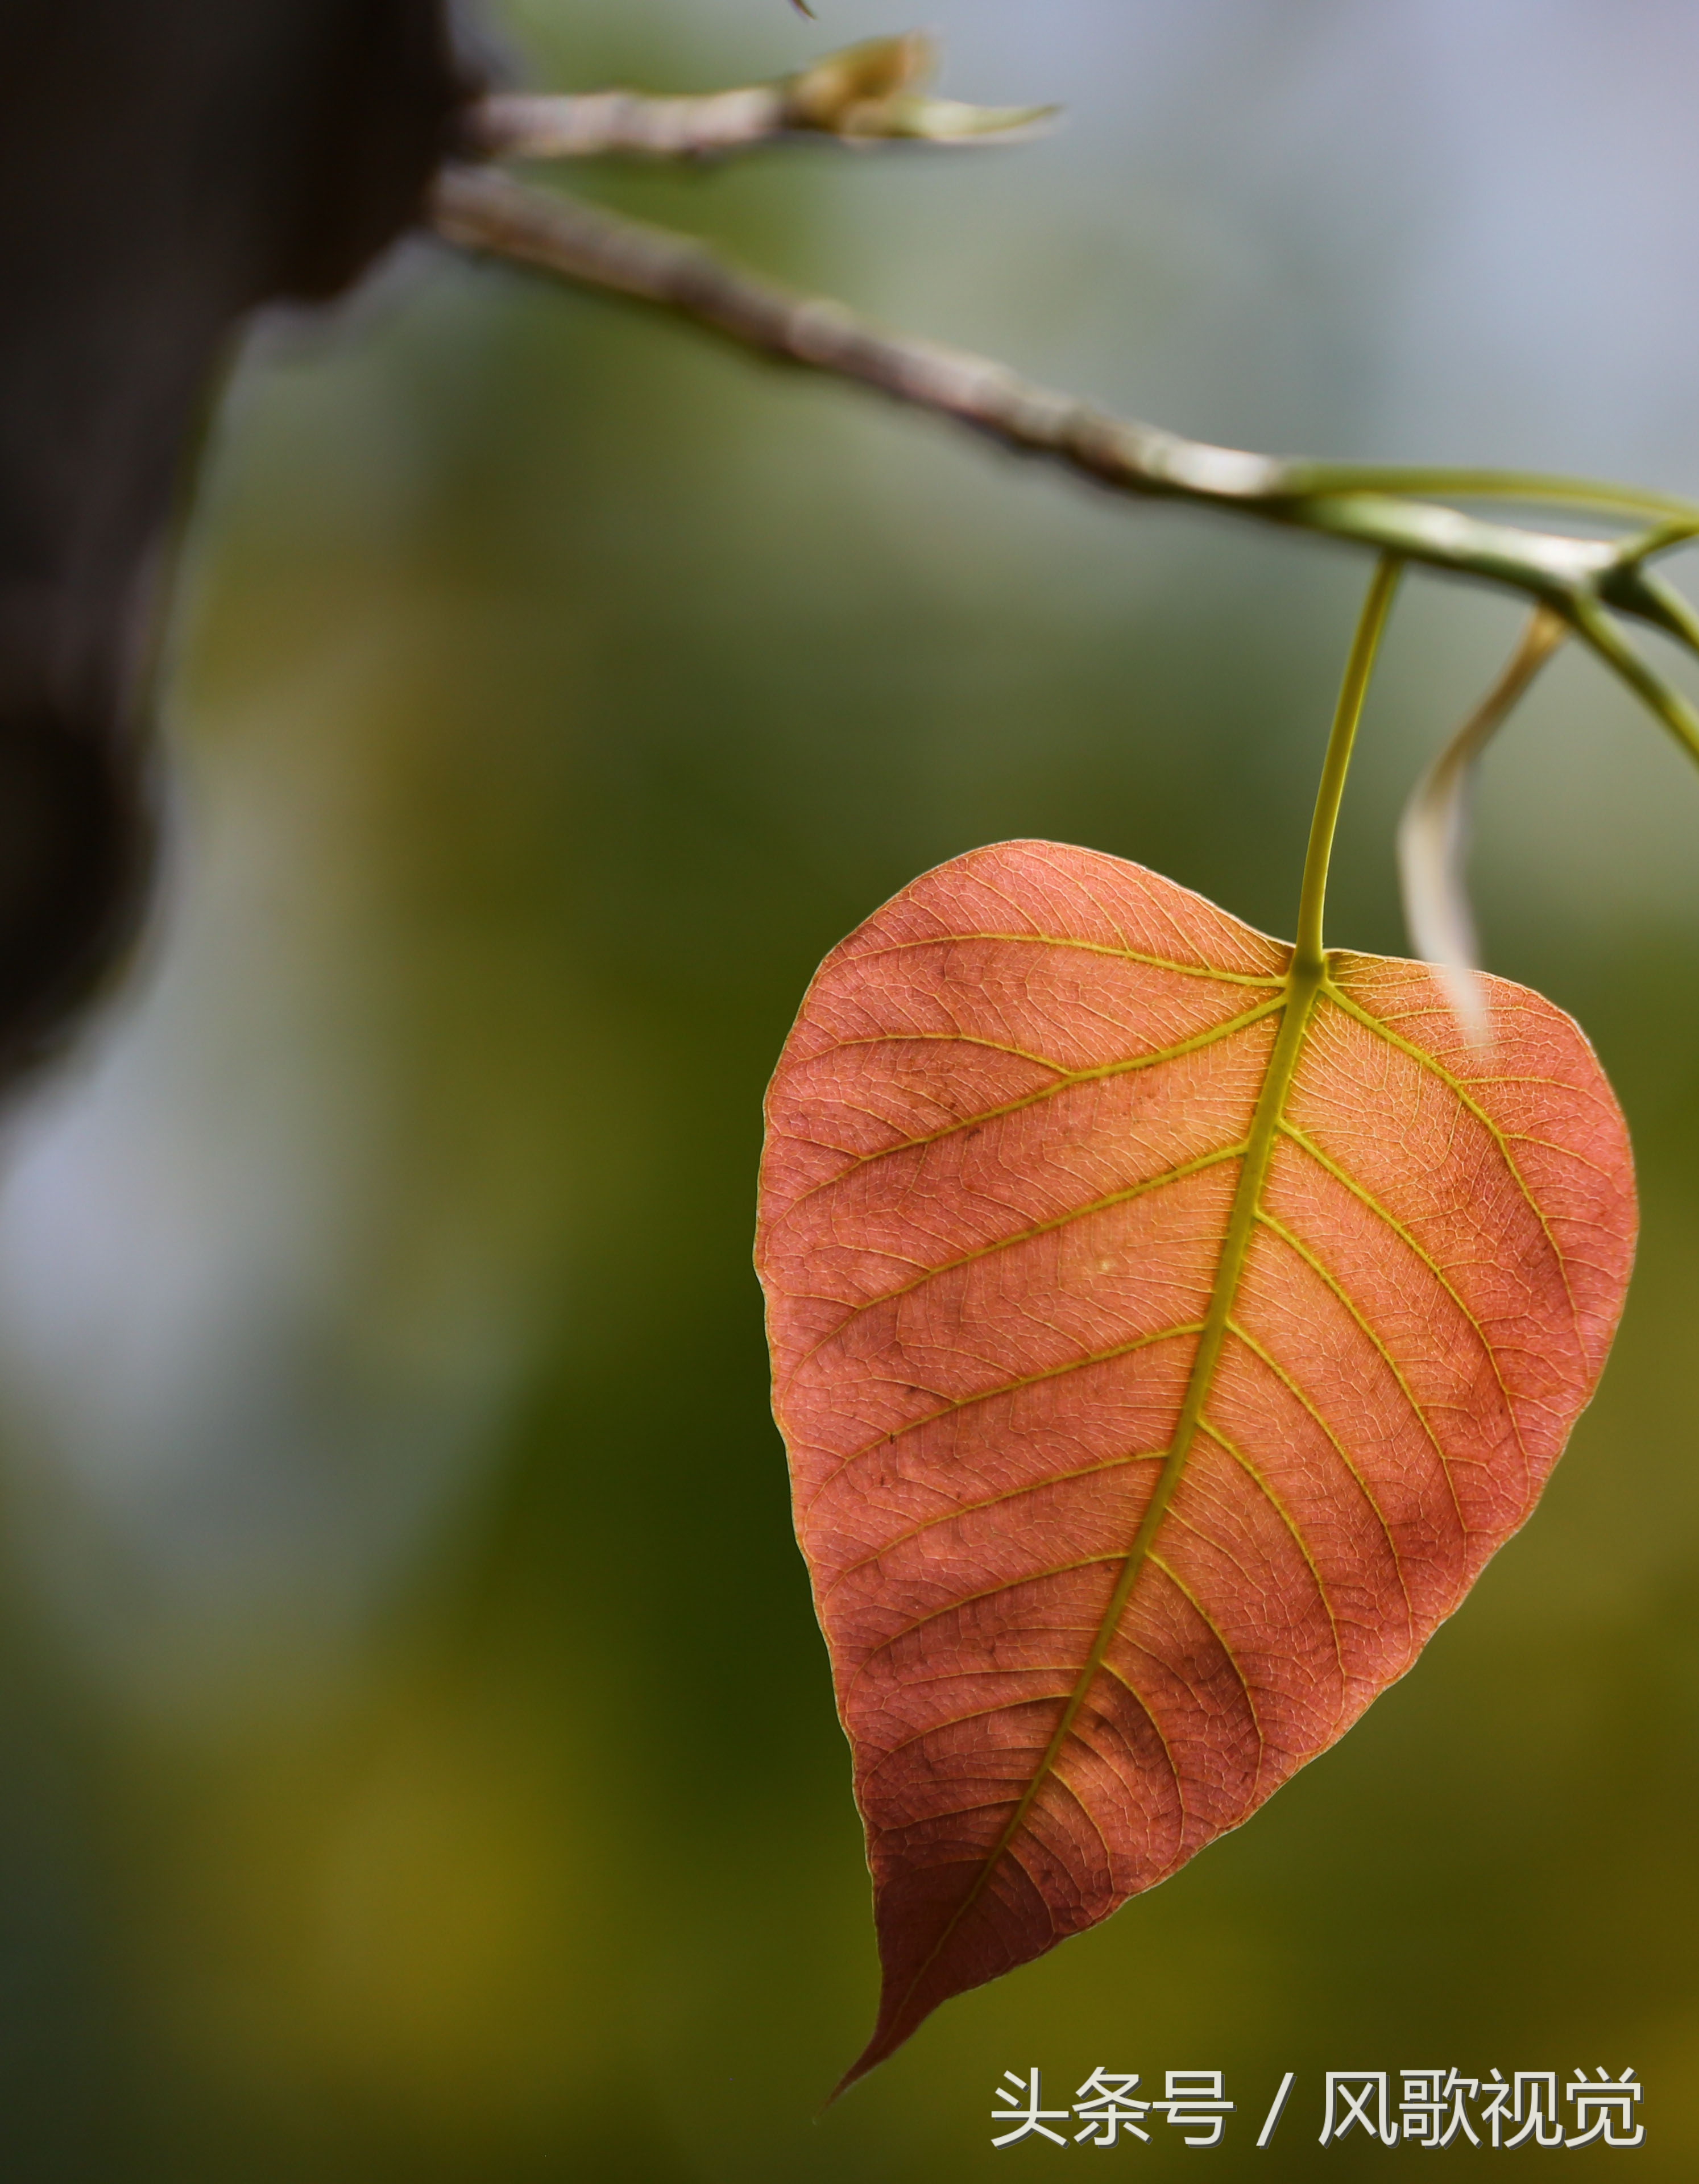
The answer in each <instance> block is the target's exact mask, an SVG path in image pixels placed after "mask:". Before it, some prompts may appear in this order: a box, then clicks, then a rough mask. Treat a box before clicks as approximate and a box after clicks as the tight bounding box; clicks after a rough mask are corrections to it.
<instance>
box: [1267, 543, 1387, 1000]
mask: <svg viewBox="0 0 1699 2184" xmlns="http://www.w3.org/2000/svg"><path fill="white" fill-rule="evenodd" d="M1403 573H1404V564H1403V562H1402V560H1400V558H1399V557H1398V556H1397V555H1396V554H1382V556H1381V558H1380V560H1379V561H1378V562H1377V563H1376V564H1375V570H1374V576H1373V580H1372V581H1371V582H1370V584H1369V587H1368V598H1367V599H1364V601H1363V603H1362V613H1361V614H1360V615H1359V616H1358V617H1357V624H1356V636H1355V637H1354V638H1352V639H1351V657H1350V659H1349V660H1346V662H1345V681H1344V682H1342V683H1341V684H1340V701H1339V705H1338V706H1337V707H1336V708H1335V710H1334V726H1333V733H1332V734H1331V735H1329V738H1328V755H1327V756H1326V757H1325V758H1324V759H1323V761H1322V778H1321V783H1320V785H1319V787H1318V788H1317V790H1316V810H1315V816H1314V817H1313V818H1312V820H1311V822H1310V846H1309V850H1308V852H1307V853H1306V856H1305V858H1304V884H1303V889H1302V891H1301V894H1299V897H1298V944H1297V947H1296V949H1295V950H1294V952H1293V956H1292V976H1293V978H1295V979H1304V980H1312V979H1317V978H1320V977H1321V975H1322V967H1323V954H1322V911H1323V906H1324V905H1325V903H1326V901H1327V894H1328V866H1329V862H1330V861H1331V860H1332V857H1333V853H1334V828H1335V827H1337V826H1338V825H1339V816H1340V799H1341V798H1342V797H1343V796H1344V794H1345V776H1346V774H1347V773H1348V772H1350V771H1351V749H1352V746H1353V745H1354V744H1356V724H1357V722H1358V721H1360V720H1361V719H1362V702H1363V699H1365V698H1366V697H1367V696H1368V681H1369V677H1370V676H1371V675H1373V672H1374V656H1375V655H1376V653H1377V652H1379V649H1380V639H1381V636H1382V634H1383V632H1384V630H1385V628H1386V619H1387V616H1389V615H1390V613H1391V611H1392V599H1393V594H1394V593H1395V592H1396V590H1397V589H1398V579H1399V577H1401V575H1402V574H1403Z"/></svg>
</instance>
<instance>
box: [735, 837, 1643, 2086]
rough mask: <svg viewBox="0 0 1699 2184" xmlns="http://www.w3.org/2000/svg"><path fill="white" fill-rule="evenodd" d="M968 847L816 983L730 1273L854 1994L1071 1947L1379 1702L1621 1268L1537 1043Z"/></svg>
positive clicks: (1230, 928) (1606, 1132)
mask: <svg viewBox="0 0 1699 2184" xmlns="http://www.w3.org/2000/svg"><path fill="white" fill-rule="evenodd" d="M1291 961H1292V956H1291V950H1290V949H1288V948H1287V947H1285V946H1284V945H1283V944H1279V943H1278V942H1275V941H1273V940H1270V939H1266V938H1265V937H1264V936H1263V935H1262V934H1261V933H1256V932H1253V931H1252V930H1251V928H1249V927H1248V926H1245V925H1242V924H1241V923H1239V921H1238V920H1237V919H1236V918H1233V917H1228V915H1227V914H1226V913H1225V912H1224V911H1220V910H1217V908H1216V907H1215V906H1214V905H1212V904H1211V903H1208V902H1206V901H1205V900H1203V899H1202V898H1201V897H1200V896H1199V895H1195V894H1191V893H1189V891H1188V890H1187V889H1184V888H1180V887H1177V886H1175V885H1174V884H1173V882H1172V881H1169V880H1165V879H1162V878H1161V877H1158V876H1157V875H1156V874H1155V873H1152V872H1145V871H1144V870H1143V869H1142V868H1141V867H1140V866H1137V865H1132V864H1127V863H1123V862H1122V861H1120V860H1119V859H1117V858H1114V857H1107V856H1102V855H1096V854H1095V853H1093V852H1091V851H1089V850H1078V849H1067V848H1063V847H1060V846H1058V845H1057V844H1053V843H1046V842H1016V843H1006V844H1002V845H1000V846H999V847H996V848H994V849H989V850H976V851H974V852H973V853H972V855H967V856H964V857H958V858H957V859H955V861H953V862H952V863H950V864H947V865H944V866H940V867H939V869H938V870H937V871H936V872H928V873H927V874H926V875H925V876H924V877H922V878H921V879H918V880H916V882H915V883H914V884H913V885H912V886H911V887H908V888H905V889H904V890H903V892H902V893H901V894H900V895H898V896H897V897H896V898H895V899H894V900H893V901H891V902H889V903H888V904H887V905H885V907H884V908H883V910H881V911H878V912H877V915H876V916H874V917H872V918H870V919H869V920H868V921H867V922H866V924H865V925H863V926H862V927H861V929H860V930H859V931H858V932H856V933H853V934H852V935H851V936H850V939H848V940H846V941H845V942H844V944H843V945H842V946H841V947H839V948H838V949H837V950H834V952H833V954H832V955H831V956H829V957H828V958H827V961H826V962H825V963H824V964H823V965H822V968H821V970H820V972H819V973H818V975H817V976H816V978H815V981H814V983H813V984H812V986H811V988H810V989H809V992H808V996H807V999H806V1000H805V1002H804V1004H803V1008H802V1013H801V1015H800V1017H799V1018H798V1021H797V1024H796V1028H795V1029H794V1031H793V1032H792V1034H791V1036H790V1039H789V1042H788V1045H786V1048H785V1050H784V1054H783V1058H782V1060H781V1061H780V1063H779V1067H778V1069H777V1073H776V1074H775V1076H774V1078H773V1082H772V1090H771V1092H770V1094H769V1095H768V1101H767V1115H768V1137H767V1147H766V1158H765V1162H764V1164H763V1168H762V1180H761V1216H760V1244H759V1253H758V1256H759V1262H760V1271H761V1277H762V1280H763V1282H764V1284H765V1285H766V1293H767V1302H768V1322H769V1329H770V1334H771V1338H772V1351H773V1365H774V1376H775V1386H776V1390H777V1393H776V1399H775V1404H776V1409H777V1414H778V1419H779V1423H780V1425H781V1427H782V1428H783V1432H784V1435H785V1440H786V1442H787V1445H788V1448H789V1451H790V1459H791V1467H792V1475H793V1482H794V1492H795V1507H796V1523H797V1533H798V1536H799V1539H800V1541H801V1542H802V1546H803V1551H804V1552H805V1555H806V1557H807V1558H808V1563H809V1568H810V1571H811V1574H812V1577H813V1581H814V1588H815V1597H816V1603H817V1605H818V1608H819V1613H820V1619H821V1623H822V1626H823V1628H824V1630H825V1631H826V1635H827V1642H828V1644H829V1646H830V1648H831V1653H832V1666H833V1675H834V1678H835V1680H836V1684H837V1691H838V1707H839V1711H840V1713H841V1714H842V1716H843V1719H844V1727H845V1729H846V1730H847V1731H848V1734H849V1737H850V1745H851V1747H852V1750H853V1752H854V1757H855V1793H856V1797H857V1801H858V1802H859V1804H860V1806H861V1813H862V1816H863V1819H865V1821H866V1830H867V1847H868V1858H869V1862H870V1864H871V1865H872V1871H873V1877H874V1882H875V1888H876V1896H877V1920H878V1931H879V1944H880V1952H881V1955H882V1958H883V1964H884V1991H883V2000H882V2003H881V2007H880V2012H879V2019H878V2023H877V2027H876V2029H875V2031H874V2033H873V2036H872V2041H871V2042H870V2043H869V2045H868V2047H867V2049H866V2053H864V2054H863V2055H862V2056H861V2059H860V2060H859V2061H858V2062H857V2064H855V2068H854V2069H853V2070H851V2071H850V2079H849V2080H846V2081H845V2082H846V2083H847V2082H849V2081H850V2080H853V2079H854V2078H855V2077H858V2076H859V2075H861V2073H862V2072H863V2071H865V2070H868V2069H870V2068H871V2067H872V2065H873V2064H875V2063H877V2062H878V2061H880V2060H881V2059H883V2057H884V2056H886V2055H888V2053H890V2052H891V2050H892V2049H893V2048H895V2047H897V2046H899V2045H900V2043H901V2042H902V2041H904V2040H905V2039H906V2038H907V2037H908V2036H909V2034H910V2033H911V2032H912V2031H914V2029H915V2027H916V2025H918V2024H919V2023H920V2022H921V2020H922V2019H923V2018H924V2017H925V2016H926V2015H927V2014H928V2012H930V2011H931V2010H933V2009H935V2008H936V2007H937V2006H938V2004H939V2003H941V2002H944V2001H945V2000H947V1999H948V1998H949V1997H950V1996H951V1995H954V1994H959V1993H961V1992H962V1991H963V1989H965V1988H967V1987H971V1986H978V1985H979V1984H980V1983H981V1982H982V1981H985V1980H989V1979H992V1978H994V1977H995V1976H996V1975H998V1974H999V1973H1000V1972H1004V1971H1006V1970H1010V1969H1011V1967H1013V1966H1014V1965H1017V1964H1024V1963H1025V1962H1027V1961H1028V1959H1029V1958H1033V1957H1036V1956H1039V1955H1040V1954H1042V1953H1043V1952H1044V1950H1046V1949H1049V1948H1050V1947H1052V1946H1053V1945H1054V1944H1055V1943H1056V1942H1058V1941H1061V1940H1062V1939H1063V1938H1064V1937H1065V1936H1067V1935H1069V1934H1074V1933H1078V1932H1079V1931H1081V1930H1082V1929H1083V1928H1085V1927H1087V1926H1090V1925H1095V1923H1096V1921H1097V1920H1099V1919H1102V1918H1105V1917H1106V1916H1107V1914H1109V1913H1110V1912H1111V1911H1113V1910H1114V1909H1115V1908H1117V1906H1118V1905H1119V1904H1121V1903H1124V1902H1125V1901H1126V1899H1127V1898H1128V1897H1129V1896H1132V1895H1134V1894H1136V1893H1137V1892H1139V1890H1141V1889H1145V1888H1148V1887H1150V1886H1151V1885H1152V1884H1153V1883H1154V1882H1156V1881H1158V1880H1162V1879H1163V1878H1164V1877H1165V1876H1166V1875H1168V1874H1171V1873H1173V1871H1174V1870H1175V1869H1176V1868H1177V1867H1178V1866H1179V1865H1181V1864H1184V1862H1185V1860H1186V1859H1187V1858H1190V1857H1191V1856H1192V1854H1193V1853H1195V1852H1196V1851H1198V1850H1200V1849H1201V1848H1202V1847H1203V1846H1204V1845H1205V1844H1206V1843H1208V1842H1211V1841H1213V1840H1214V1839H1215V1837H1216V1836H1218V1835H1220V1834H1221V1833H1222V1832H1223V1830H1225V1829H1228V1828H1230V1827H1233V1826H1234V1825H1237V1823H1239V1821H1241V1820H1243V1819H1245V1818H1246V1816H1247V1815H1248V1814H1250V1813H1251V1812H1252V1811H1254V1810H1255V1808H1256V1807H1257V1806H1258V1805H1259V1804H1261V1803H1262V1801H1263V1799H1264V1798H1265V1797H1267V1796H1268V1795H1269V1794H1270V1792H1271V1791H1273V1790H1274V1789H1276V1788H1278V1786H1279V1785H1280V1784H1281V1783H1282V1782H1284V1780H1286V1779H1287V1777H1288V1776H1289V1775H1291V1774H1292V1773H1293V1772H1294V1771H1295V1769H1297V1768H1299V1767H1301V1765H1302V1764H1303V1763H1304V1762H1305V1761H1306V1759H1309V1758H1313V1757H1314V1756H1315V1754H1316V1753H1317V1752H1321V1751H1323V1750H1324V1749H1325V1748H1326V1747H1328V1746H1329V1745H1330V1744H1331V1743H1333V1742H1334V1740H1335V1739H1336V1738H1337V1737H1339V1736H1340V1735H1341V1734H1342V1733H1343V1732H1344V1730H1345V1729H1346V1728H1347V1727H1348V1726H1349V1725H1350V1724H1351V1722H1352V1721H1354V1720H1355V1719H1356V1717H1357V1715H1358V1714H1360V1713H1362V1710H1363V1708H1365V1707H1366V1706H1367V1705H1368V1703H1369V1702H1370V1700H1372V1699H1373V1697H1375V1696H1376V1694H1377V1693H1379V1691H1384V1689H1385V1688H1386V1686H1387V1685H1388V1684H1390V1683H1391V1682H1392V1681H1393V1680H1394V1679H1395V1678H1396V1677H1397V1676H1399V1675H1401V1674H1403V1672H1404V1670H1405V1669H1407V1668H1408V1667H1409V1666H1410V1664H1411V1663H1412V1661H1413V1660H1414V1658H1416V1655H1417V1653H1418V1652H1419V1651H1420V1649H1421V1647H1422V1646H1423V1643H1424V1642H1425V1641H1426V1640H1427V1639H1428V1637H1429V1635H1430V1634H1431V1633H1432V1631H1433V1630H1434V1628H1435V1626H1436V1625H1437V1624H1440V1622H1442V1621H1443V1620H1444V1619H1445V1618H1446V1616H1447V1615H1449V1614H1450V1613H1451V1611H1452V1610H1453V1609H1454V1608H1455V1607H1457V1603H1458V1602H1459V1601H1460V1600H1462V1596H1463V1595H1464V1594H1465V1593H1466V1592H1467V1591H1468V1588H1469V1586H1470V1585H1472V1584H1473V1581H1474V1580H1475V1578H1476V1577H1477V1576H1478V1575H1479V1573H1480V1570H1481V1568H1482V1567H1483V1565H1484V1564H1485V1563H1486V1561H1487V1559H1488V1557H1490V1555H1491V1554H1492V1553H1493V1552H1494V1551H1495V1550H1496V1548H1497V1547H1498V1546H1500V1545H1501V1543H1502V1542H1503V1541H1505V1540H1506V1539H1507V1538H1508V1537H1509V1535H1511V1533H1512V1532H1513V1531H1515V1529H1517V1527H1518V1525H1519V1524H1521V1523H1522V1522H1523V1520H1524V1518H1526V1517H1527V1515H1528V1513H1529V1511H1530V1510H1531V1509H1532V1507H1533V1506H1534V1504H1535V1500H1536V1499H1537V1498H1538V1496H1539V1494H1540V1488H1541V1486H1542V1485H1543V1484H1544V1482H1545V1480H1546V1475H1547V1474H1548V1473H1549V1472H1550V1471H1551V1467H1552V1465H1553V1463H1555V1462H1556V1461H1557V1457H1558V1454H1559V1452H1560V1451H1561V1450H1562V1448H1563V1443H1564V1440H1565V1439H1566V1437H1567V1436H1568V1432H1569V1429H1570V1427H1571V1426H1572V1424H1574V1420H1575V1418H1576V1415H1577V1414H1578V1412H1579V1411H1580V1409H1581V1408H1582V1407H1583V1405H1584V1404H1585V1402H1586V1401H1587V1400H1588V1397H1589V1396H1590V1395H1591V1393H1592V1390H1593V1388H1594V1385H1595V1384H1596V1380H1597V1379H1598V1375H1599V1373H1600V1370H1601V1368H1602V1366H1603V1363H1604V1360H1605V1354H1606V1351H1607V1349H1608V1347H1609V1345H1610V1340H1611V1335H1612V1333H1613V1329H1614V1328H1615V1325H1616V1321H1617V1317H1618V1312H1619V1311H1620V1309H1621V1306H1622V1301H1623V1294H1624V1289H1625V1287H1626V1284H1627V1280H1628V1274H1629V1263H1630V1261H1631V1259H1632V1256H1633V1250H1634V1234H1635V1201H1634V1183H1633V1173H1632V1168H1631V1165H1630V1161H1629V1147H1628V1139H1627V1134H1626V1131H1625V1129H1624V1124H1623V1120H1622V1117H1621V1114H1620V1112H1618V1107H1617V1105H1616V1102H1615V1100H1614V1099H1613V1097H1612V1095H1611V1091H1610V1088H1609V1086H1608V1084H1607V1083H1606V1081H1605V1078H1604V1076H1603V1073H1602V1071H1601V1070H1600V1067H1599V1065H1598V1062H1597V1061H1596V1059H1595V1057H1594V1055H1593V1052H1592V1050H1591V1049H1590V1047H1589V1045H1587V1042H1586V1040H1585V1039H1584V1038H1583V1036H1582V1034H1581V1033H1580V1032H1579V1030H1578V1029H1577V1028H1576V1027H1575V1025H1574V1023H1572V1022H1570V1020H1569V1019H1568V1017H1566V1016H1564V1015H1563V1013H1562V1012H1561V1011H1559V1010H1557V1009H1556V1008H1554V1007H1553V1006H1551V1003H1550V1002H1548V1001H1546V1000H1541V999H1540V996H1539V995H1535V994H1532V993H1529V992H1528V991H1527V990H1526V989H1524V988H1522V987H1518V986H1512V985H1510V984H1507V983H1505V982H1504V981H1502V980H1500V979H1488V980H1486V981H1485V999H1486V1001H1487V1004H1488V1007H1489V1010H1490V1022H1491V1033H1492V1037H1491V1044H1490V1045H1489V1046H1475V1045H1469V1044H1468V1042H1467V1040H1466V1039H1465V1038H1464V1036H1463V1034H1462V1032H1461V1031H1460V1030H1459V1028H1458V1027H1457V1023H1456V1021H1455V1019H1454V1017H1453V1016H1452V1014H1451V1009H1450V1007H1449V1006H1448V1005H1447V1002H1446V997H1445V995H1444V993H1443V991H1442V989H1440V985H1439V983H1437V981H1436V979H1435V977H1434V974H1433V973H1432V972H1429V970H1427V969H1426V968H1424V967H1423V966H1422V965H1420V964H1415V963H1404V962H1396V961H1389V960H1387V959H1385V958H1383V957H1379V956H1351V955H1344V954H1338V953H1335V954H1332V955H1330V956H1329V957H1328V959H1327V969H1326V974H1325V977H1324V978H1323V980H1322V982H1321V983H1320V985H1319V988H1318V989H1317V988H1316V987H1315V986H1314V984H1313V982H1312V983H1310V984H1309V985H1306V984H1304V983H1303V982H1302V981H1301V980H1300V979H1299V978H1297V977H1296V976H1295V974H1294V973H1293V972H1292V970H1291Z"/></svg>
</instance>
